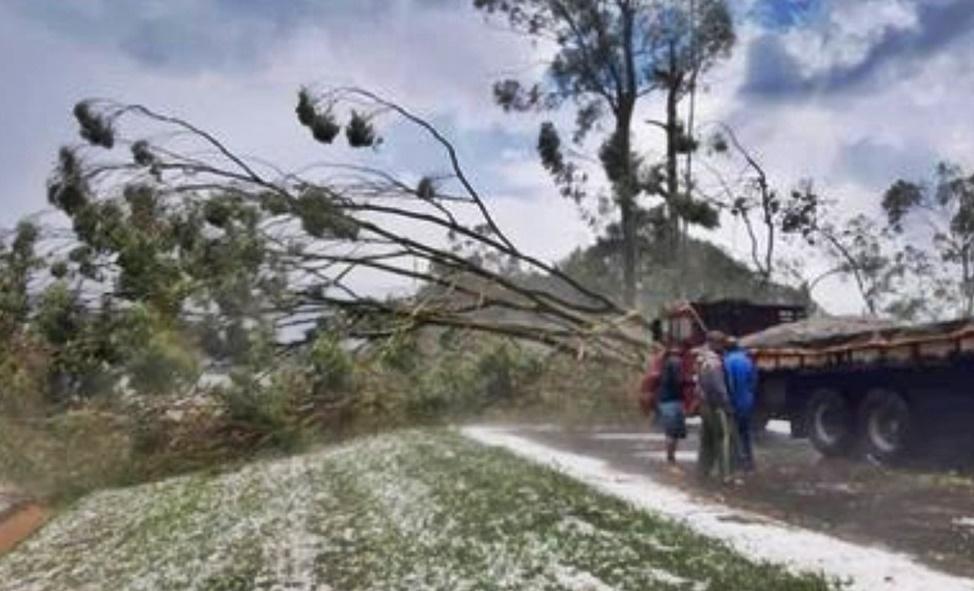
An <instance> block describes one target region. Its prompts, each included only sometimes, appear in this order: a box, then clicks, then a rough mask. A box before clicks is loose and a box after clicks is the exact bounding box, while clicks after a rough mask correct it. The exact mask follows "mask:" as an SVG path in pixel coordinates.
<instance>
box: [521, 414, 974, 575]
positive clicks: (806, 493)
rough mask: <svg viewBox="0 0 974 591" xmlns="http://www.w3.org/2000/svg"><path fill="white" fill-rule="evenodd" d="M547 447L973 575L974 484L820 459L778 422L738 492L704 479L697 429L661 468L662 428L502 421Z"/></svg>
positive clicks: (952, 477) (949, 475) (915, 471)
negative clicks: (671, 463)
mask: <svg viewBox="0 0 974 591" xmlns="http://www.w3.org/2000/svg"><path fill="white" fill-rule="evenodd" d="M504 428H505V430H508V431H510V432H511V433H512V434H515V435H518V436H521V437H525V438H528V439H531V440H534V441H537V442H539V443H543V444H545V445H548V446H551V447H554V448H557V449H561V450H565V451H570V452H573V453H576V454H582V455H586V456H591V457H595V458H598V459H601V460H604V461H606V462H608V463H609V464H610V465H611V466H612V467H613V468H615V469H618V470H620V471H622V472H627V473H640V474H646V475H650V476H652V477H653V478H654V479H655V480H658V481H660V482H663V483H666V484H668V485H670V486H672V487H677V488H680V489H682V490H684V491H687V492H690V493H692V494H693V495H694V496H698V497H700V498H702V499H706V500H709V501H714V502H719V503H722V504H726V505H728V506H731V507H736V508H740V509H746V510H748V511H751V512H754V513H759V514H762V515H766V516H769V517H773V518H775V519H777V520H780V521H784V522H786V523H789V524H792V525H797V526H800V527H803V528H806V529H810V530H814V531H820V532H824V533H827V534H830V535H832V536H835V537H838V538H841V539H845V540H848V541H851V542H855V543H860V544H866V545H871V546H878V547H883V548H888V549H892V550H897V551H901V552H903V553H905V554H908V555H910V556H912V557H914V558H916V559H917V560H918V561H920V562H922V563H925V564H927V565H928V566H930V567H932V568H934V569H937V570H940V571H944V572H948V573H952V574H956V575H961V576H965V577H974V478H972V477H970V476H964V475H959V474H955V473H949V472H943V471H935V470H927V471H924V470H922V469H911V470H891V469H887V468H883V467H880V466H877V465H874V464H871V463H869V462H864V461H851V460H834V459H824V458H821V457H820V456H819V455H818V454H817V453H816V452H815V451H814V450H813V449H811V447H810V446H809V445H808V444H807V442H805V441H802V440H794V439H791V438H790V437H789V436H788V435H787V434H786V433H785V432H784V431H785V429H786V428H787V424H786V423H780V424H776V423H772V425H771V428H770V429H769V431H768V432H766V433H765V434H764V435H763V436H762V437H761V438H760V439H759V440H758V441H757V443H756V449H755V455H756V461H757V465H758V470H757V471H756V472H755V473H754V474H751V475H747V476H746V477H744V478H743V482H742V483H741V484H740V485H739V486H729V487H728V486H718V485H716V484H709V483H701V482H698V480H697V478H695V472H694V463H695V457H696V443H697V433H698V426H697V425H695V424H691V425H690V437H689V438H688V440H687V441H685V442H683V445H682V446H681V450H680V452H679V453H678V458H677V459H678V468H677V469H673V468H671V467H668V466H667V465H666V464H665V461H664V460H665V457H664V451H663V443H664V442H663V438H662V437H661V435H660V434H659V433H658V432H651V431H650V430H649V429H640V428H633V427H632V426H628V427H627V426H611V425H601V426H595V427H573V428H564V427H557V426H552V425H505V427H504Z"/></svg>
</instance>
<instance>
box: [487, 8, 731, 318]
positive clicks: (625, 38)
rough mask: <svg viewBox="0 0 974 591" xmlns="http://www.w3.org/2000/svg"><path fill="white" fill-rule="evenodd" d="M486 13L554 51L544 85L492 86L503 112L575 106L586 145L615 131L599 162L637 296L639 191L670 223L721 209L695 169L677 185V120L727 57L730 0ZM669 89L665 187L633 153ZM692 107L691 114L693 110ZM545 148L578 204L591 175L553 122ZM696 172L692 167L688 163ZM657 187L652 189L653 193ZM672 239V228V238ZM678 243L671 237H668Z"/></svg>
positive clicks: (701, 220) (682, 138) (543, 135)
mask: <svg viewBox="0 0 974 591" xmlns="http://www.w3.org/2000/svg"><path fill="white" fill-rule="evenodd" d="M474 6H475V7H476V8H478V9H480V10H482V11H483V12H484V13H485V14H487V15H499V16H501V17H502V18H503V19H505V20H506V21H507V24H508V25H509V26H510V27H511V28H512V29H513V30H515V31H517V32H520V33H522V34H525V35H528V36H530V37H532V38H534V39H538V40H542V41H543V42H544V43H546V44H548V45H550V46H552V47H553V48H554V55H553V56H552V58H551V60H550V61H549V62H548V65H547V67H546V69H545V72H544V75H543V76H542V77H541V79H540V80H537V81H534V82H531V83H524V82H521V81H519V80H516V79H505V80H501V81H498V82H497V83H495V85H494V99H495V100H496V102H497V103H498V104H499V105H500V106H501V107H502V108H503V109H504V110H505V111H549V110H555V109H559V108H561V107H562V106H564V105H565V104H566V103H570V104H571V105H572V106H573V107H574V108H575V126H574V129H573V131H572V142H573V143H574V144H575V145H581V144H582V143H583V142H584V141H585V138H586V137H587V136H588V135H589V133H590V132H591V131H592V130H594V129H597V128H598V127H599V125H600V123H601V122H602V121H603V120H605V119H610V120H611V123H612V125H611V128H610V129H609V130H607V132H606V133H605V134H604V136H603V137H602V140H601V145H600V148H599V154H598V155H599V160H600V162H601V164H602V169H603V171H604V172H605V174H606V176H607V178H608V179H609V181H610V183H611V185H612V188H613V197H614V201H615V204H616V206H617V207H618V210H619V212H620V217H621V227H622V231H623V236H624V240H623V244H622V246H623V257H622V258H623V261H622V264H623V275H624V276H625V281H624V289H623V292H624V293H623V301H624V302H625V303H626V304H627V305H632V303H633V302H634V299H635V282H636V265H637V256H638V252H637V250H638V249H637V242H638V240H637V237H636V234H637V232H638V229H637V227H636V225H637V219H638V217H639V216H638V213H637V210H638V209H639V208H640V205H639V203H638V202H637V199H638V197H639V196H640V195H641V194H644V193H645V194H646V195H649V196H656V197H661V198H663V199H664V200H665V202H666V203H667V204H668V205H669V208H668V210H667V214H668V216H669V218H670V221H671V223H670V227H671V228H672V227H675V226H674V224H676V223H677V220H681V219H682V220H685V221H688V222H690V223H697V224H702V225H705V226H708V227H712V226H713V225H714V224H715V223H716V212H715V211H713V209H712V208H711V207H710V206H709V205H708V204H707V203H706V202H704V201H701V200H699V199H696V198H695V197H694V196H693V195H692V193H693V188H692V186H691V185H692V181H691V180H690V177H691V176H692V175H690V174H689V173H688V174H687V180H686V182H685V183H684V187H683V188H682V190H681V189H680V187H679V179H678V178H677V177H678V172H677V164H676V160H677V157H678V155H679V154H689V153H692V152H693V151H694V150H695V149H696V144H697V142H696V140H695V139H694V138H693V137H692V129H691V128H692V115H691V116H690V123H689V124H686V125H684V124H683V122H682V121H680V120H679V118H678V115H677V112H676V105H677V104H678V103H679V102H680V100H682V99H683V97H684V96H686V95H688V94H692V93H693V92H694V91H695V89H696V85H697V79H698V77H699V76H700V75H701V74H702V73H704V72H706V71H707V70H709V69H710V68H711V67H712V66H713V65H714V64H715V63H717V62H718V61H719V60H720V59H722V58H723V57H726V56H727V55H728V54H729V52H730V48H731V47H732V45H733V43H734V39H735V37H734V28H733V23H732V19H731V15H730V11H729V9H728V7H727V6H726V3H725V2H724V1H723V0H681V1H678V2H673V1H666V2H664V1H662V0H659V1H657V0H598V1H590V0H474ZM657 91H665V92H666V93H667V97H668V111H667V118H666V122H665V123H656V124H657V125H658V126H660V127H662V128H663V129H664V131H665V132H666V135H667V143H668V146H669V148H670V149H668V154H667V163H666V167H665V171H666V177H667V178H666V183H665V190H661V189H663V187H664V185H662V184H653V185H647V184H644V183H642V182H641V179H642V178H643V177H645V176H648V174H647V173H646V172H644V170H643V169H644V167H645V166H646V164H645V163H644V162H642V160H641V158H640V157H639V156H638V154H636V152H635V148H634V145H633V144H634V142H633V121H634V119H633V118H634V116H635V114H636V105H637V102H638V101H639V100H640V99H641V98H643V97H645V96H646V95H649V94H651V93H653V92H657ZM691 111H692V108H691ZM538 152H539V155H540V157H541V161H542V163H543V164H544V166H545V168H546V169H547V170H548V171H549V172H550V173H551V174H552V177H553V178H554V180H555V182H556V184H557V185H558V186H559V188H560V190H561V192H562V194H563V195H565V196H566V197H570V198H572V199H574V200H575V201H579V200H580V199H581V198H582V197H583V196H584V195H585V194H586V191H585V189H584V187H583V185H584V183H585V181H586V180H587V176H586V175H585V174H584V172H582V170H581V167H580V166H579V165H578V164H576V163H574V162H571V161H569V159H568V158H567V157H566V151H565V149H564V146H563V144H562V141H561V139H560V135H559V133H558V131H557V129H556V128H555V126H554V124H553V123H551V122H545V123H543V124H542V125H541V129H540V133H539V138H538ZM688 169H689V161H688ZM646 189H653V190H654V191H653V192H649V191H646ZM671 234H672V232H671ZM671 238H672V237H671Z"/></svg>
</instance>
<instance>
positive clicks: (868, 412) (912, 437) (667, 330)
mask: <svg viewBox="0 0 974 591" xmlns="http://www.w3.org/2000/svg"><path fill="white" fill-rule="evenodd" d="M661 323H662V324H661V333H662V336H663V340H664V341H668V342H670V343H677V342H682V343H687V342H689V343H692V344H693V345H699V344H702V343H703V340H704V335H705V333H706V331H708V330H720V331H722V332H725V333H727V334H730V335H733V336H736V337H738V338H739V340H740V343H741V345H742V346H743V347H744V348H745V349H746V350H747V351H748V352H749V353H750V355H751V356H752V358H753V360H754V362H755V364H756V366H757V368H758V372H759V387H758V392H757V401H756V409H755V416H756V420H755V424H757V425H759V426H760V425H761V424H763V423H764V422H766V421H767V420H769V419H772V418H773V419H782V420H786V421H788V422H789V423H790V425H791V434H792V436H793V437H799V438H804V437H807V438H809V439H810V440H811V443H812V445H813V446H814V447H815V449H817V450H818V451H819V452H820V453H821V454H823V455H825V456H843V455H852V454H855V453H860V454H863V455H866V456H869V457H872V458H874V459H876V460H879V461H882V462H885V463H895V462H897V461H900V460H902V459H904V458H907V457H909V456H910V455H911V454H912V453H913V452H915V451H917V450H918V449H919V448H920V446H921V444H922V443H924V442H926V441H930V440H932V439H937V438H946V436H948V435H953V436H959V437H956V439H957V440H958V441H961V442H964V441H966V440H967V439H974V438H971V437H970V436H971V435H972V433H974V392H972V389H974V321H970V320H958V321H953V322H939V323H930V324H921V325H903V324H896V323H891V322H886V321H878V320H868V319H861V318H814V319H809V318H807V317H806V313H805V310H804V309H802V308H801V307H797V306H767V305H756V304H750V303H748V302H744V301H722V302H694V303H683V304H678V305H675V306H672V307H671V308H669V309H667V311H666V312H665V314H664V317H663V319H662V320H661ZM686 365H687V366H689V367H692V363H691V364H686ZM963 445H964V446H965V447H968V445H967V443H963ZM956 453H961V454H963V453H967V454H971V453H974V448H969V449H958V450H956Z"/></svg>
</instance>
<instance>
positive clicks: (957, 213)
mask: <svg viewBox="0 0 974 591" xmlns="http://www.w3.org/2000/svg"><path fill="white" fill-rule="evenodd" d="M882 204H883V210H884V211H885V213H886V216H887V219H888V221H889V224H890V227H891V228H892V229H893V230H894V231H895V232H896V233H898V234H900V235H902V236H906V237H907V238H908V239H909V242H910V243H912V244H914V245H916V246H917V247H918V248H920V249H921V250H923V251H925V252H926V253H927V255H928V257H929V260H928V261H927V262H929V261H937V262H939V264H938V265H935V268H931V267H929V266H926V267H925V269H926V271H927V272H929V271H930V270H935V271H936V272H937V275H939V277H936V279H938V280H939V281H938V283H939V284H940V285H942V286H943V287H944V289H942V290H941V292H940V293H939V294H937V295H938V296H939V299H941V300H943V301H946V302H947V303H948V305H949V308H950V310H949V312H948V313H952V314H953V315H959V316H963V317H970V316H972V315H974V174H969V173H967V172H965V171H964V170H962V169H961V168H960V167H959V166H957V165H954V164H949V163H941V164H940V165H938V166H937V170H936V174H935V179H934V182H933V183H932V184H924V183H917V182H911V181H905V180H899V181H897V182H895V183H894V184H893V185H892V186H891V187H890V188H889V189H888V190H887V191H886V193H885V195H884V196H883V203H882ZM929 279H930V277H928V278H927V282H929Z"/></svg>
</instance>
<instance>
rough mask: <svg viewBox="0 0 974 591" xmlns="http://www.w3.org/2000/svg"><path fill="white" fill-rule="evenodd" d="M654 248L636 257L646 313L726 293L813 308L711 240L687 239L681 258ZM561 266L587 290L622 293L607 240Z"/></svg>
mask: <svg viewBox="0 0 974 591" xmlns="http://www.w3.org/2000/svg"><path fill="white" fill-rule="evenodd" d="M656 252H658V249H653V248H644V250H643V254H642V257H641V261H640V263H641V264H640V275H639V284H638V289H637V298H638V299H637V307H638V308H639V310H640V311H641V312H643V313H644V314H645V315H647V316H649V317H653V316H656V314H657V313H658V312H659V309H660V307H661V306H663V305H665V304H667V303H670V302H673V301H675V300H717V299H728V298H730V299H746V300H749V301H752V302H755V303H764V304H795V305H805V306H808V307H809V308H810V309H812V308H816V307H817V306H816V305H815V303H814V302H813V301H812V300H811V299H810V298H809V297H808V295H807V294H806V293H804V292H802V291H801V290H799V289H795V288H793V287H789V286H785V285H780V284H776V283H766V282H764V281H762V280H761V278H760V277H758V276H757V275H756V274H755V273H754V272H753V271H752V270H750V269H749V268H748V267H747V266H746V265H744V264H743V263H741V262H740V261H738V260H736V259H734V258H733V257H731V256H730V255H728V254H727V253H726V252H724V250H723V249H721V248H720V247H719V246H717V245H715V244H713V243H711V242H707V241H705V240H698V239H695V238H689V239H688V240H687V242H686V243H685V245H684V247H683V250H682V256H681V257H680V259H679V260H665V259H662V258H661V257H658V256H654V254H655V253H656ZM559 267H560V268H561V269H562V270H563V271H565V272H566V273H567V274H568V275H569V276H571V277H572V278H573V279H575V280H577V281H579V282H580V283H581V284H583V285H585V286H586V287H588V288H589V289H592V290H593V291H596V292H598V293H600V294H602V295H605V296H607V297H609V298H612V299H615V300H619V299H620V298H621V294H622V261H621V257H620V256H619V255H618V253H617V252H616V251H615V249H612V248H611V247H609V246H608V245H606V244H605V243H597V244H595V245H593V246H590V247H588V248H584V249H582V248H580V249H577V250H575V251H574V252H573V253H572V254H571V255H569V256H568V257H567V258H566V259H565V260H564V261H562V262H561V263H560V264H559ZM548 283H550V281H548ZM552 288H555V287H554V286H552Z"/></svg>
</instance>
